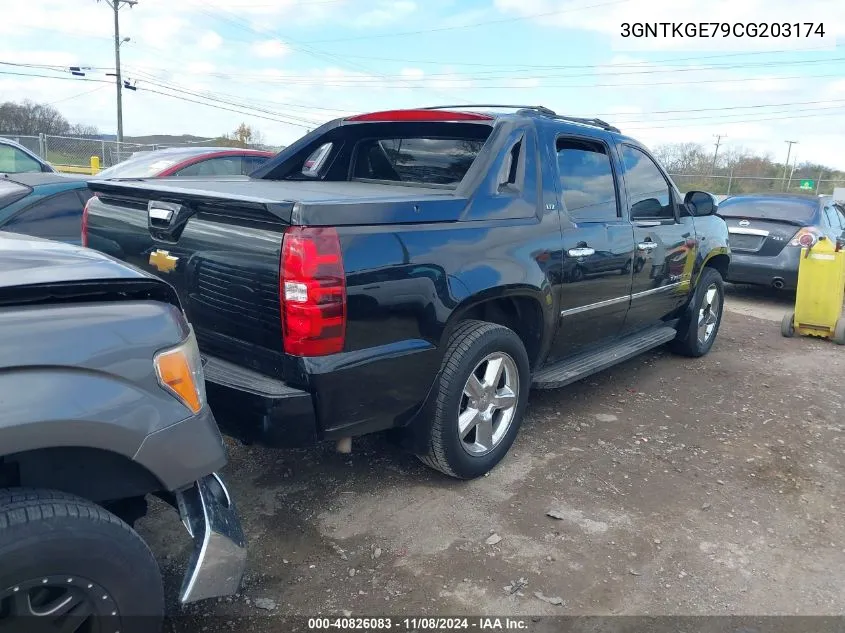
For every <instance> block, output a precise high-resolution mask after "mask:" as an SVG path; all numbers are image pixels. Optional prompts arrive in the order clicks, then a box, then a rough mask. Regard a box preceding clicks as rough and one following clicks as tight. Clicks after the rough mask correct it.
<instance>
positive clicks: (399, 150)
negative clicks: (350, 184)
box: [353, 138, 484, 187]
mask: <svg viewBox="0 0 845 633" xmlns="http://www.w3.org/2000/svg"><path fill="white" fill-rule="evenodd" d="M483 145H484V141H482V140H477V139H467V138H379V139H367V140H362V141H361V142H359V143H358V145H357V146H356V148H355V156H354V161H353V165H354V167H353V177H354V178H356V179H365V180H381V181H394V182H401V183H411V184H419V185H444V186H448V187H456V186H457V185H458V183H460V182H461V180H463V178H464V176H465V175H466V173H467V171H469V168H470V166H471V165H472V163H473V161H475V159H476V157H477V156H478V153H479V152H480V151H481V148H482V147H483Z"/></svg>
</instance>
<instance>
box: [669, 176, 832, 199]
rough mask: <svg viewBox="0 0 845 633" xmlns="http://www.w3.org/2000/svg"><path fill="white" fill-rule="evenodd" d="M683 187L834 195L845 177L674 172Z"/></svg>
mask: <svg viewBox="0 0 845 633" xmlns="http://www.w3.org/2000/svg"><path fill="white" fill-rule="evenodd" d="M670 175H671V176H672V180H674V181H675V184H676V185H677V186H678V189H680V190H681V191H684V192H686V191H693V190H698V191H709V192H710V193H713V194H717V195H728V196H729V195H737V194H740V193H781V192H783V193H805V194H807V193H808V194H816V195H830V194H832V193H833V190H834V189H835V188H836V187H845V179H831V178H821V177H816V178H805V177H803V176H802V177H800V178H798V177H797V176H790V175H789V174H787V175H786V178H783V177H776V176H775V177H772V176H753V175H752V176H749V175H741V176H740V175H734V174H727V175H700V174H670Z"/></svg>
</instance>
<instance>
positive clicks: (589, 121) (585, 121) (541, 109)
mask: <svg viewBox="0 0 845 633" xmlns="http://www.w3.org/2000/svg"><path fill="white" fill-rule="evenodd" d="M451 108H509V109H515V110H517V112H518V113H522V112H524V111H526V110H527V111H529V112H536V113H537V114H541V115H543V116H547V117H551V118H553V119H557V120H559V121H570V122H572V123H581V124H582V125H590V126H592V127H599V128H602V129H603V130H607V131H608V132H616V133H617V134H621V132H620V130H619V128H617V127H614V126H613V125H611V124H610V123H608V122H607V121H602V120H601V119H596V118H582V117H574V116H566V115H563V114H558V113H556V112H555V111H554V110H552V109H550V108H547V107H545V106H541V105H535V106H531V105H504V104H494V103H465V104H461V105H442V106H429V107H427V108H420V109H421V110H448V109H451Z"/></svg>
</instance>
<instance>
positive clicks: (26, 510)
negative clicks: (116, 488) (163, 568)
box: [0, 489, 164, 633]
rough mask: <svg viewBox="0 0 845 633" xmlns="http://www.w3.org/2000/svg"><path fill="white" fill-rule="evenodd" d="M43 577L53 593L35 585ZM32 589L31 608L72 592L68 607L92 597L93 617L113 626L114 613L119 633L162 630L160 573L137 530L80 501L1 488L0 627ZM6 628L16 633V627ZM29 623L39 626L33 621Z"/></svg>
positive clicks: (55, 494) (44, 492)
mask: <svg viewBox="0 0 845 633" xmlns="http://www.w3.org/2000/svg"><path fill="white" fill-rule="evenodd" d="M42 579H48V581H49V584H46V585H45V586H46V587H47V591H52V592H54V593H53V594H47V593H45V591H44V590H42V589H41V588H40V587H38V584H39V583H40V582H43V580H42ZM65 583H71V584H65ZM31 584H33V585H34V586H33V588H32V589H31V592H32V593H31V594H30V600H31V601H32V604H33V605H35V603H36V602H38V601H42V602H44V601H48V602H49V601H51V600H54V601H56V603H58V602H61V601H63V600H64V598H63V597H61V596H63V595H64V594H56V593H55V592H60V591H68V592H73V593H72V594H71V593H68V594H67V595H68V596H71V595H72V596H73V602H72V603H69V604H78V605H80V607H84V606H85V602H84V600H85V599H89V598H90V604H91V605H92V607H91V608H92V609H93V611H94V612H95V613H96V615H97V616H105V618H106V620H107V621H109V622H110V623H111V620H110V618H111V617H112V616H113V614H114V613H117V614H118V618H116V619H115V625H116V626H115V627H114V630H116V631H117V630H119V631H121V632H122V633H153V632H155V631H158V630H159V629H160V627H161V620H162V617H163V614H164V590H163V586H162V580H161V573H160V571H159V568H158V564H157V563H156V561H155V558H154V557H153V555H152V553H151V552H150V549H149V547H147V544H146V543H145V542H144V541H143V540H142V539H141V537H140V536H138V534H137V533H136V532H135V531H134V530H133V529H132V528H130V527H129V526H128V525H126V524H125V523H124V522H123V521H121V520H120V519H118V518H117V517H116V516H114V515H113V514H111V513H110V512H108V511H106V510H105V509H103V508H101V507H100V506H98V505H96V504H94V503H91V502H90V501H88V500H86V499H82V498H80V497H77V496H75V495H69V494H65V493H61V492H56V491H51V490H32V489H0V629H3V627H4V625H5V624H6V622H4V618H3V614H6V613H9V609H7V608H6V607H10V606H11V602H10V601H14V600H15V597H16V595H18V596H19V595H21V589H24V590H27V591H29V590H28V589H27V587H28V586H30V585H31ZM54 586H55V589H54ZM15 587H17V588H18V591H17V592H16V591H15ZM39 592H40V593H39ZM95 592H96V593H95ZM57 595H58V596H59V598H56V596H57ZM104 596H106V597H105V598H104ZM51 604H53V603H51ZM42 607H43V604H42ZM43 608H45V609H46V608H47V607H43ZM75 614H76V611H71V612H70V613H62V614H61V617H69V618H72V617H77V616H76V615H75ZM53 617H55V616H53ZM51 619H53V618H51ZM100 621H101V622H102V620H100ZM9 624H11V625H12V628H13V629H14V623H11V622H10V623H9ZM32 624H33V627H34V628H37V624H36V622H35V620H33V622H32ZM71 628H72V627H71ZM73 630H76V629H73ZM83 630H85V629H84V626H83Z"/></svg>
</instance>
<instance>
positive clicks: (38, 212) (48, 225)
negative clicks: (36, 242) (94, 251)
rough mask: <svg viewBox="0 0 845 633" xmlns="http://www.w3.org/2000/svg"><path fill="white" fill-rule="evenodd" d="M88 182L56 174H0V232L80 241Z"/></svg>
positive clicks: (88, 192)
mask: <svg viewBox="0 0 845 633" xmlns="http://www.w3.org/2000/svg"><path fill="white" fill-rule="evenodd" d="M90 197H91V192H90V191H89V190H88V183H87V181H86V180H85V179H84V178H82V177H79V176H66V175H63V174H58V173H49V174H46V173H20V174H4V175H0V231H7V232H12V233H21V234H23V235H31V236H34V237H42V238H45V239H49V240H56V241H59V242H67V243H69V244H79V243H80V233H81V231H82V208H83V206H84V205H85V203H86V202H87V201H88V198H90Z"/></svg>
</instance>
